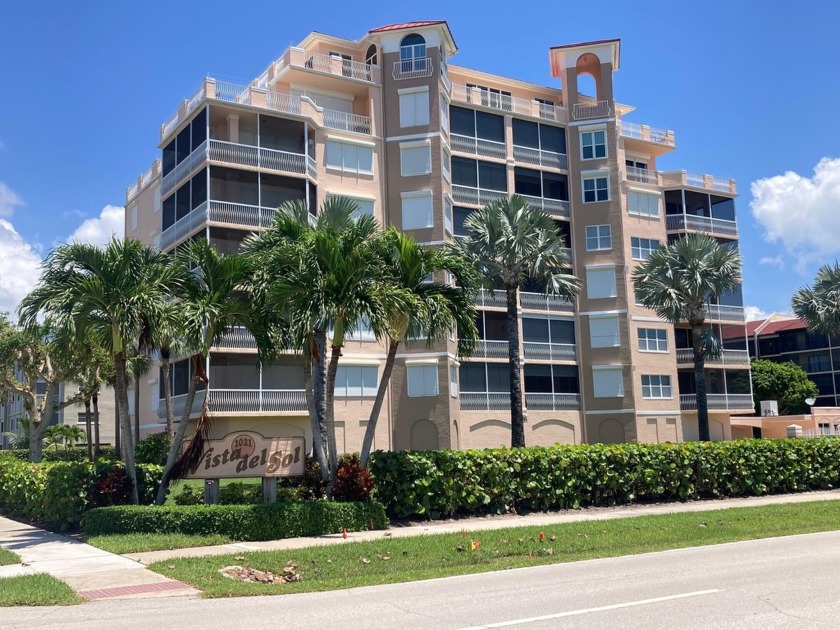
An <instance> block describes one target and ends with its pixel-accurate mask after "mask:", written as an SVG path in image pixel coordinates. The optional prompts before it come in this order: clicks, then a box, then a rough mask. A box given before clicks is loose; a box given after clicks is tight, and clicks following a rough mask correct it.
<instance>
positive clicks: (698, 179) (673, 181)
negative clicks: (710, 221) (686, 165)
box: [660, 171, 738, 195]
mask: <svg viewBox="0 0 840 630" xmlns="http://www.w3.org/2000/svg"><path fill="white" fill-rule="evenodd" d="M660 174H661V176H662V183H663V184H664V185H666V186H690V187H692V188H703V189H705V190H713V191H717V192H722V193H726V194H729V195H735V194H737V193H738V191H737V188H736V186H735V180H734V179H726V178H724V177H715V176H714V175H704V174H702V173H691V172H688V171H662V172H661V173H660Z"/></svg>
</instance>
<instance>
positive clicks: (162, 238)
mask: <svg viewBox="0 0 840 630" xmlns="http://www.w3.org/2000/svg"><path fill="white" fill-rule="evenodd" d="M275 211H276V209H275V208H266V207H264V206H251V205H247V204H242V203H232V202H230V201H216V200H212V199H211V200H210V201H205V202H204V203H202V204H201V205H199V206H198V207H197V208H195V209H194V210H192V211H191V212H190V213H189V214H187V215H186V216H185V217H181V218H180V219H178V220H177V221H176V222H175V223H174V224H172V225H170V226H169V227H168V228H166V229H165V230H164V231H163V232H161V233H160V234H159V235H158V236H157V237H156V238H155V246H156V247H157V248H158V249H160V250H167V249H169V248H170V247H172V246H173V245H175V244H177V243H179V242H180V241H182V240H183V239H185V238H186V237H188V236H190V235H191V234H193V232H195V231H197V230H199V229H201V228H204V227H205V226H206V225H207V224H208V223H217V224H218V223H222V224H225V225H233V226H237V227H244V228H246V229H247V228H266V227H268V226H269V225H271V221H272V219H273V217H274V213H275Z"/></svg>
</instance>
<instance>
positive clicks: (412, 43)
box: [400, 33, 427, 73]
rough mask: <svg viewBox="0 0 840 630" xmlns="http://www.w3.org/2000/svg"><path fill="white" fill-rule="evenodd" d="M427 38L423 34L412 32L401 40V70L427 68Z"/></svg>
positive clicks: (418, 70) (410, 70)
mask: <svg viewBox="0 0 840 630" xmlns="http://www.w3.org/2000/svg"><path fill="white" fill-rule="evenodd" d="M426 63H427V62H426V40H425V39H424V38H423V36H422V35H418V34H417V33H412V34H411V35H406V36H405V37H403V39H402V41H401V42H400V70H401V71H402V72H403V73H406V72H420V71H423V70H426Z"/></svg>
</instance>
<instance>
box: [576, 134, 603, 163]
mask: <svg viewBox="0 0 840 630" xmlns="http://www.w3.org/2000/svg"><path fill="white" fill-rule="evenodd" d="M580 151H581V157H582V158H583V159H584V160H594V159H596V158H604V157H607V132H606V130H604V129H599V130H598V131H582V132H581V134H580Z"/></svg>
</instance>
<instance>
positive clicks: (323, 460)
mask: <svg viewBox="0 0 840 630" xmlns="http://www.w3.org/2000/svg"><path fill="white" fill-rule="evenodd" d="M303 390H304V392H305V393H306V409H307V410H308V411H309V424H310V428H311V430H312V453H313V456H314V457H315V461H316V462H318V467H319V468H320V470H321V479H323V480H324V481H327V479H329V475H330V471H329V470H328V469H327V455H326V452H325V451H324V436H323V435H322V433H321V423H320V422H318V410H317V409H316V408H315V393H314V391H313V388H312V359H311V358H310V357H309V356H306V357H305V358H304V360H303Z"/></svg>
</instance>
